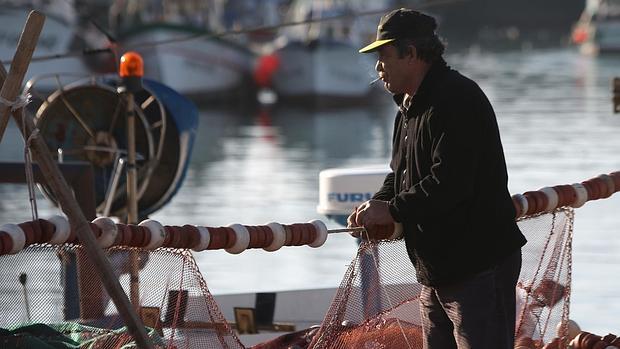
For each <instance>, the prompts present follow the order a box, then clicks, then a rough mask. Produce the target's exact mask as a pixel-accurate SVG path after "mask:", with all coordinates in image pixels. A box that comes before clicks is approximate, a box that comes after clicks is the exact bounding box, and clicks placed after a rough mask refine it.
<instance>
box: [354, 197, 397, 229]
mask: <svg viewBox="0 0 620 349" xmlns="http://www.w3.org/2000/svg"><path fill="white" fill-rule="evenodd" d="M352 216H353V214H351V216H349V219H352ZM353 218H354V219H355V226H358V227H359V226H362V227H364V228H366V232H368V238H370V239H385V238H388V237H390V236H391V235H392V233H393V232H394V219H393V218H392V215H391V214H390V209H389V206H388V202H387V201H381V200H368V201H366V202H364V203H363V204H362V205H361V206H360V207H358V208H357V209H356V211H355V216H354V217H353ZM362 237H363V238H366V236H362Z"/></svg>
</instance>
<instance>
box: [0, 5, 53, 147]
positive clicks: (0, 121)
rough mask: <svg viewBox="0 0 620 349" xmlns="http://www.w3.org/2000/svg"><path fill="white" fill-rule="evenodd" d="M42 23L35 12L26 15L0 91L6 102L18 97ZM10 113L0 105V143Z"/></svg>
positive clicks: (7, 107) (5, 107)
mask: <svg viewBox="0 0 620 349" xmlns="http://www.w3.org/2000/svg"><path fill="white" fill-rule="evenodd" d="M44 22H45V16H44V15H43V14H41V13H40V12H37V11H31V12H30V14H29V15H28V19H26V25H25V26H24V30H23V31H22V34H21V36H20V37H19V42H18V43H17V50H16V51H15V55H14V56H13V61H12V63H11V69H10V70H9V75H8V77H7V78H6V80H4V79H3V80H4V81H3V85H2V90H1V91H0V96H1V97H2V98H4V99H5V100H7V101H14V100H15V98H16V97H17V96H18V95H19V92H20V90H21V86H22V82H23V80H24V76H25V75H26V71H28V66H29V65H30V60H31V59H32V54H33V52H34V49H35V48H36V46H37V41H38V40H39V35H40V34H41V30H42V29H43V23H44ZM0 66H2V64H0ZM2 70H3V71H4V66H2ZM10 111H11V107H9V106H7V105H4V104H0V142H1V141H2V136H3V135H4V131H5V130H6V126H7V124H8V123H9V115H10V114H9V112H10Z"/></svg>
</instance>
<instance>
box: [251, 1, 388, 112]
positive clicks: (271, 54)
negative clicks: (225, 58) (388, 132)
mask: <svg viewBox="0 0 620 349" xmlns="http://www.w3.org/2000/svg"><path fill="white" fill-rule="evenodd" d="M347 11H348V12H352V11H353V9H351V8H348V7H346V6H345V4H342V3H340V2H327V1H319V2H316V1H314V2H308V1H297V2H295V3H293V4H292V6H291V7H290V9H289V15H288V18H289V21H291V22H298V21H303V20H307V19H313V18H322V17H326V18H329V17H335V16H343V15H346V14H347V13H348V12H347ZM354 22H355V21H354V20H353V19H352V18H348V19H347V18H344V19H342V20H339V21H326V22H321V23H312V24H310V25H300V26H296V27H293V28H291V29H286V28H284V29H283V30H282V31H281V36H280V37H279V38H277V39H276V41H275V43H274V45H273V46H271V50H268V51H267V52H265V53H264V54H263V56H261V57H259V58H258V61H257V66H256V70H255V76H256V77H257V78H255V80H256V81H257V83H258V85H259V86H260V87H263V88H269V89H271V90H273V91H274V92H275V93H276V95H277V96H278V99H279V100H281V101H283V102H288V103H301V104H310V105H317V106H346V105H352V104H359V103H363V102H365V101H367V100H368V97H370V96H371V95H372V92H373V90H374V89H375V86H372V85H371V84H369V83H370V81H372V80H373V79H374V78H375V77H376V72H375V71H374V63H375V62H374V61H373V59H372V58H371V57H368V56H367V55H360V54H358V53H357V51H358V49H359V47H361V38H360V37H359V36H358V33H356V32H355V28H356V26H355V23H354ZM345 62H346V63H345Z"/></svg>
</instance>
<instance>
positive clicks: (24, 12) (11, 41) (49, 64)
mask: <svg viewBox="0 0 620 349" xmlns="http://www.w3.org/2000/svg"><path fill="white" fill-rule="evenodd" d="M28 13H29V10H28V9H0V23H2V25H0V59H1V60H2V62H5V63H6V62H9V61H11V60H12V59H13V55H14V54H15V49H16V48H17V42H18V41H19V37H20V36H21V32H22V29H23V27H24V24H25V23H26V18H27V16H28ZM75 30H76V29H75V28H74V27H73V25H71V24H69V23H66V22H64V21H63V20H60V19H57V18H54V17H51V16H47V18H46V19H45V24H44V26H43V30H42V31H41V35H40V36H39V40H38V42H37V46H36V49H35V51H34V54H33V58H37V57H43V56H51V55H62V54H66V53H68V52H71V51H72V45H73V43H74V40H75ZM5 66H6V67H7V70H8V67H9V65H8V64H6V65H5ZM66 73H68V74H69V75H83V76H86V75H89V73H90V70H89V69H88V67H87V66H86V65H85V63H84V61H83V60H82V59H81V57H67V58H59V59H49V60H43V61H37V60H33V61H31V62H30V65H29V67H28V71H27V72H26V75H25V78H24V83H26V81H28V80H30V79H31V78H34V77H40V76H42V75H49V74H59V75H61V74H63V75H64V74H66ZM58 88H59V85H58V82H57V81H56V79H45V81H41V83H40V84H37V90H39V91H41V92H51V91H55V90H57V89H58Z"/></svg>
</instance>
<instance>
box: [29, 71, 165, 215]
mask: <svg viewBox="0 0 620 349" xmlns="http://www.w3.org/2000/svg"><path fill="white" fill-rule="evenodd" d="M44 79H56V80H57V85H58V89H57V90H56V91H54V92H52V93H50V94H47V93H46V91H39V90H37V88H36V86H37V82H39V81H42V80H44ZM119 84H120V80H119V79H118V78H117V77H114V76H102V77H88V78H83V79H78V80H74V81H73V82H71V83H69V84H66V85H63V84H62V83H61V79H60V78H59V75H58V74H50V75H49V76H41V77H38V78H37V80H35V81H34V82H32V81H31V82H29V83H28V84H27V85H26V90H25V92H26V93H30V94H31V95H32V96H33V98H34V100H33V102H34V103H35V105H39V104H40V106H39V107H38V110H37V111H36V118H35V122H36V126H37V128H38V129H39V130H40V134H41V136H42V137H43V138H44V139H45V142H46V143H47V146H48V148H49V150H50V152H51V153H52V155H53V156H54V157H55V158H56V159H57V160H58V161H59V162H70V161H87V162H90V163H91V164H92V165H93V169H94V172H95V201H96V207H97V213H99V214H102V215H105V216H108V215H114V216H119V217H124V216H125V215H126V210H127V202H126V201H127V189H126V175H125V164H126V156H127V130H126V129H127V127H126V113H127V104H126V101H125V100H124V98H123V97H122V95H121V94H119V93H118V92H117V88H116V87H117V86H118V85H119ZM47 85H48V86H49V84H47ZM134 100H135V103H133V105H134V113H135V116H136V127H135V143H136V158H137V163H136V167H137V173H138V190H137V200H140V198H141V197H142V196H143V195H144V193H145V192H146V191H147V188H148V186H149V181H150V179H151V177H152V175H153V173H154V171H155V169H156V167H157V165H158V163H159V160H160V158H161V156H162V152H163V149H164V139H165V137H166V126H167V122H166V118H167V117H166V109H165V107H164V106H163V105H162V103H161V102H160V101H159V100H158V99H157V98H156V97H155V95H154V93H152V92H151V91H150V90H149V89H148V87H146V86H145V87H144V89H143V90H142V91H140V92H137V93H135V94H134ZM40 187H41V189H42V191H43V192H44V193H45V194H46V196H48V198H50V199H51V200H52V201H55V200H54V197H53V194H52V192H51V190H50V189H49V188H48V187H47V186H46V185H40Z"/></svg>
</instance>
